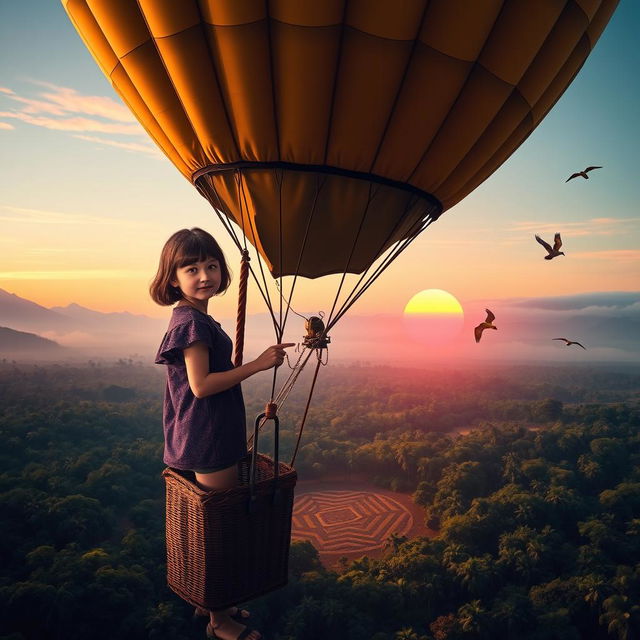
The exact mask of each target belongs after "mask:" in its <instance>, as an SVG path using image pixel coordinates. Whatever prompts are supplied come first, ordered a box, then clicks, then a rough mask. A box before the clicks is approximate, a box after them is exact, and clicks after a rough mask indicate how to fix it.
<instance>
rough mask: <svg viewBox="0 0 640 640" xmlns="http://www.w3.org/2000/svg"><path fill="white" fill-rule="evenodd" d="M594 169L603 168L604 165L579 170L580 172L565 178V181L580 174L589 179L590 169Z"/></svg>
mask: <svg viewBox="0 0 640 640" xmlns="http://www.w3.org/2000/svg"><path fill="white" fill-rule="evenodd" d="M593 169H602V167H587V168H586V169H585V170H584V171H578V173H573V174H571V175H570V176H569V177H568V178H567V179H566V180H565V183H566V182H569V180H573V179H574V178H577V177H579V176H582V177H583V178H584V179H585V180H588V179H589V176H588V175H587V173H589V171H592V170H593Z"/></svg>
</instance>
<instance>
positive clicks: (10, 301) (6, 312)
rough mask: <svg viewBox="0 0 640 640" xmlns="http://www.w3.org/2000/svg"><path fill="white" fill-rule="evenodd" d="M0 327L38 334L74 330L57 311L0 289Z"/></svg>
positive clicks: (67, 319)
mask: <svg viewBox="0 0 640 640" xmlns="http://www.w3.org/2000/svg"><path fill="white" fill-rule="evenodd" d="M0 325H1V326H5V327H12V328H14V329H17V330H19V331H36V332H38V333H42V332H43V331H56V330H71V329H75V327H74V326H69V318H67V317H65V316H64V315H62V314H60V313H58V312H57V311H54V310H52V309H47V308H46V307H42V306H40V305H39V304H36V303H35V302H31V300H26V299H25V298H21V297H20V296H17V295H16V294H15V293H9V292H8V291H5V290H4V289H0Z"/></svg>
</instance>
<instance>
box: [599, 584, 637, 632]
mask: <svg viewBox="0 0 640 640" xmlns="http://www.w3.org/2000/svg"><path fill="white" fill-rule="evenodd" d="M602 609H603V610H604V613H603V614H602V615H601V616H600V624H606V625H607V632H608V633H609V635H615V636H616V638H617V639H618V640H634V638H636V637H637V636H636V634H635V631H634V627H635V626H636V625H634V624H633V621H634V618H635V619H636V620H637V619H638V615H639V614H640V606H639V605H635V604H634V605H630V603H629V598H628V597H627V596H621V595H618V594H616V595H613V596H609V597H608V598H607V599H606V600H605V601H604V602H603V603H602Z"/></svg>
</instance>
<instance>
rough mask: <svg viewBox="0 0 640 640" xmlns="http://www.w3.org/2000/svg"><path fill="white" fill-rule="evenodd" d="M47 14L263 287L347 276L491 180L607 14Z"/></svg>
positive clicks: (571, 1) (445, 4)
mask: <svg viewBox="0 0 640 640" xmlns="http://www.w3.org/2000/svg"><path fill="white" fill-rule="evenodd" d="M63 4H64V6H65V9H66V10H67V12H68V14H69V16H70V17H71V20H72V21H73V23H74V25H75V27H76V29H77V30H78V32H79V33H80V35H81V37H82V38H83V40H84V42H85V43H86V45H87V47H88V48H89V50H90V51H91V53H92V54H93V56H94V57H95V59H96V60H97V62H98V64H99V65H100V67H101V68H102V70H103V71H104V73H105V74H106V76H107V77H108V78H109V80H110V81H111V83H112V84H113V87H114V88H115V90H116V91H117V92H118V93H119V95H120V96H121V97H122V99H123V100H124V102H125V103H126V104H127V105H128V106H129V108H130V109H131V110H132V111H133V113H134V114H135V115H136V117H137V118H138V120H139V121H140V123H141V124H142V126H143V127H144V128H145V129H146V130H147V132H148V133H149V135H150V136H151V137H152V138H153V139H154V140H155V142H156V143H157V145H158V146H159V147H160V148H161V149H162V151H163V152H164V153H165V154H166V156H167V157H168V158H169V159H170V160H171V161H172V162H173V164H175V166H176V167H177V168H178V169H179V170H180V171H181V172H182V174H183V175H184V176H185V177H186V178H187V179H188V180H190V181H191V182H192V183H194V185H195V186H196V187H197V188H198V190H199V191H200V192H201V193H202V194H203V195H204V196H205V197H206V198H207V199H208V200H209V201H210V202H211V204H212V205H213V206H214V208H215V209H216V210H217V211H218V212H221V213H222V214H224V216H226V218H225V220H231V221H233V222H234V223H236V225H237V227H239V228H240V229H241V230H242V232H243V233H244V235H245V237H246V238H247V239H248V241H249V242H251V243H252V244H253V245H254V246H255V247H256V248H257V249H258V251H259V252H260V254H261V256H262V257H263V259H264V260H265V261H266V264H267V266H268V268H269V270H270V271H271V274H272V275H273V276H282V275H289V274H299V275H303V276H307V277H310V278H315V277H318V276H322V275H325V274H329V273H343V272H345V273H346V272H349V273H361V272H362V271H364V270H365V269H367V268H368V267H369V266H370V265H371V264H372V263H373V262H374V261H375V260H376V259H377V258H379V257H380V256H381V255H383V254H384V252H385V251H386V250H387V249H389V248H391V247H398V246H400V247H401V246H402V245H403V243H406V242H408V241H410V240H411V239H412V238H413V237H415V235H416V234H417V233H419V232H420V231H421V230H422V229H424V227H426V226H427V225H428V224H429V223H430V222H432V221H433V220H435V219H437V218H438V217H439V216H440V214H441V213H442V212H443V211H445V210H447V209H449V208H450V207H452V206H453V205H455V204H456V203H457V202H459V201H460V200H461V199H462V198H464V197H465V196H466V195H467V194H469V193H470V192H471V191H472V190H473V189H475V188H476V187H477V186H478V185H479V184H480V183H481V182H483V181H484V180H485V179H486V178H487V177H488V176H490V175H491V174H492V173H493V172H494V171H495V170H496V169H497V168H498V167H499V166H500V165H501V164H502V163H503V162H504V161H505V160H506V159H507V158H508V157H509V156H510V155H511V154H512V153H513V152H514V151H515V150H516V149H517V148H518V146H519V145H520V144H521V143H522V142H523V140H525V138H526V137H527V136H528V135H529V134H530V133H531V132H532V131H533V130H534V129H535V127H536V126H537V125H538V124H539V123H540V121H541V120H542V119H543V118H544V116H545V115H546V114H547V112H548V111H549V109H550V108H551V107H552V106H553V105H554V103H555V102H556V100H558V98H559V97H560V96H561V95H562V93H563V91H564V90H565V89H566V88H567V86H568V85H569V83H570V82H571V80H572V79H573V78H574V76H575V75H576V73H577V72H578V70H579V69H580V67H581V66H582V64H583V63H584V61H585V59H586V58H587V56H588V55H589V53H590V52H591V50H592V48H593V46H594V45H595V43H596V41H597V40H598V37H599V36H600V34H601V33H602V30H603V29H604V27H605V26H606V24H607V22H608V21H609V18H610V17H611V15H612V13H613V11H614V9H615V7H616V5H617V0H568V1H562V2H560V1H559V0H537V1H536V2H531V1H529V0H473V1H471V2H470V1H468V0H430V1H428V0H267V1H265V0H199V1H196V0H63ZM234 229H235V227H234V226H233V225H229V230H230V232H231V233H232V234H233V233H235V232H234ZM239 238H240V237H239V236H238V238H237V240H238V242H240V240H239Z"/></svg>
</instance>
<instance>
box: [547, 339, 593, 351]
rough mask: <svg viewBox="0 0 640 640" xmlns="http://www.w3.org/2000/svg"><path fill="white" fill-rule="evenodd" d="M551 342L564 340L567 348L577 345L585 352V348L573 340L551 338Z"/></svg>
mask: <svg viewBox="0 0 640 640" xmlns="http://www.w3.org/2000/svg"><path fill="white" fill-rule="evenodd" d="M551 339H552V340H564V341H565V342H566V343H567V347H570V346H571V345H572V344H577V345H578V346H579V347H582V348H583V349H584V350H585V351H586V350H587V347H585V346H583V345H581V344H580V343H579V342H576V341H575V340H567V339H566V338H551Z"/></svg>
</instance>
